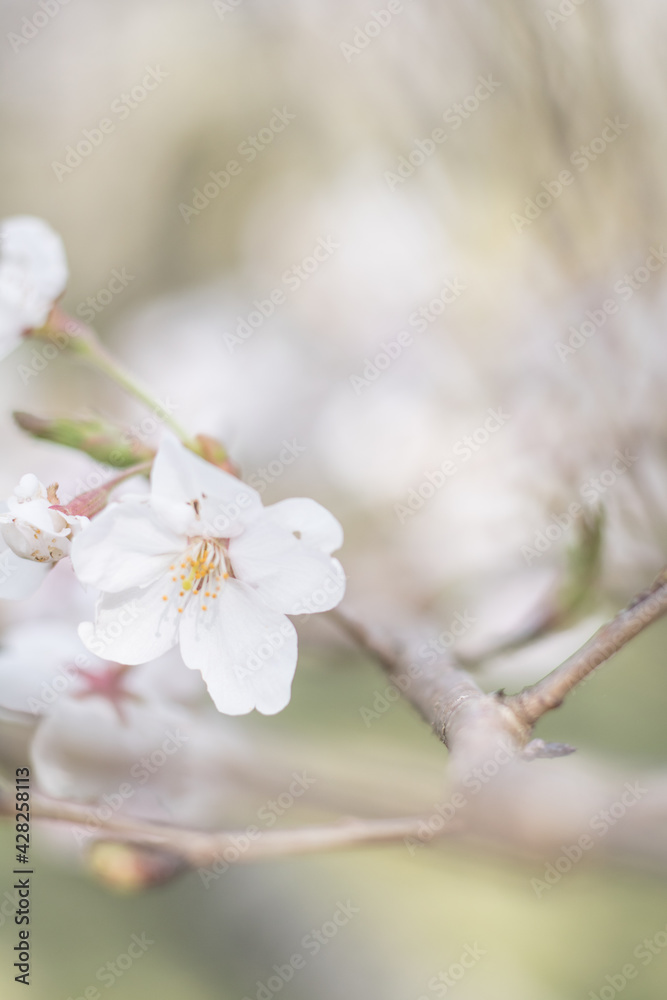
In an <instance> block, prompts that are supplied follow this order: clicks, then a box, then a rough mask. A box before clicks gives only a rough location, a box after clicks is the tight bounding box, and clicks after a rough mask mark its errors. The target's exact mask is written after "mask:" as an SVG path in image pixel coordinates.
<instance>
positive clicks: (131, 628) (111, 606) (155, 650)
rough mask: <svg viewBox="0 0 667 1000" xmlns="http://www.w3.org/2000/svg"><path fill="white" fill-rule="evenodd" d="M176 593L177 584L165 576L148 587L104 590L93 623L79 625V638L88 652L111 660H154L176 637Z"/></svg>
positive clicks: (132, 662)
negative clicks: (113, 590)
mask: <svg viewBox="0 0 667 1000" xmlns="http://www.w3.org/2000/svg"><path fill="white" fill-rule="evenodd" d="M177 593H178V584H173V583H172V582H171V578H170V577H166V578H162V579H160V580H157V581H156V582H155V583H152V584H151V585H150V586H149V587H143V588H142V587H134V588H133V589H132V590H124V591H123V592H122V593H120V594H104V595H103V596H102V598H101V599H100V600H99V601H98V604H97V608H96V611H95V623H94V624H93V623H92V622H83V623H82V624H81V625H79V635H80V636H81V641H82V642H83V644H84V646H85V647H86V649H89V650H90V651H91V653H95V654H96V656H101V657H102V658H103V659H105V660H111V661H113V662H114V663H127V664H135V663H147V662H148V661H149V660H154V659H155V658H156V657H158V656H162V654H163V653H166V652H167V650H169V649H171V648H172V647H173V646H175V645H176V643H177V641H178V618H179V615H178V611H177V600H178V599H177V597H176V594H177ZM165 597H167V598H168V600H166V601H165V600H164V598H165Z"/></svg>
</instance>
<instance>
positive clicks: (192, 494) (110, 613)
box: [72, 436, 345, 715]
mask: <svg viewBox="0 0 667 1000" xmlns="http://www.w3.org/2000/svg"><path fill="white" fill-rule="evenodd" d="M342 541H343V533H342V529H341V527H340V525H339V523H338V522H337V521H336V519H335V518H334V517H333V516H332V515H331V514H330V513H329V512H328V511H327V510H325V509H324V508H323V507H321V506H320V505H319V504H318V503H316V502H315V501H314V500H309V499H291V500H283V501H281V502H280V503H277V504H273V505H272V506H269V507H266V508H264V507H263V506H262V502H261V500H260V496H259V494H258V493H257V491H256V490H254V489H252V488H251V487H250V486H247V485H246V484H245V483H242V482H241V481H240V480H238V479H236V478H235V477H234V476H231V475H229V474H228V473H226V472H223V471H222V470H221V469H219V468H216V467H215V466H213V465H210V464H209V463H207V462H205V461H204V460H203V459H201V458H199V457H198V456H197V455H195V454H193V453H192V452H191V451H189V450H188V449H187V448H185V447H184V446H183V445H181V444H180V443H179V442H177V441H176V439H175V438H173V437H171V436H167V437H166V438H165V440H164V441H163V443H162V445H161V447H160V449H159V451H158V454H157V457H156V459H155V463H154V466H153V472H152V476H151V495H150V498H145V497H129V498H127V499H125V500H123V501H121V502H118V503H114V504H111V505H110V506H109V507H108V508H107V509H106V510H104V511H103V512H102V513H101V514H100V515H99V516H97V517H96V518H95V519H94V520H93V521H92V523H91V525H90V527H89V528H88V529H87V530H86V531H85V532H84V533H82V534H81V535H80V536H79V537H77V539H76V540H75V543H74V545H73V547H72V562H73V565H74V569H75V571H76V573H77V575H78V577H79V579H80V580H82V582H84V583H89V584H92V585H94V586H96V587H99V589H100V590H102V591H103V592H104V593H103V596H102V598H101V599H100V601H99V603H98V606H97V613H96V620H95V623H94V624H93V623H90V622H85V623H84V624H82V625H81V627H80V635H81V637H82V639H83V641H84V643H85V644H86V646H87V647H88V648H89V649H90V650H92V651H94V652H96V653H99V654H101V655H104V656H105V657H106V658H109V659H113V660H119V661H122V662H124V663H143V662H145V661H147V660H150V659H154V658H155V657H157V656H160V655H161V654H162V653H164V652H165V651H166V650H168V649H170V648H172V647H173V646H174V645H176V643H178V642H180V646H181V652H182V655H183V659H184V660H185V663H186V664H187V666H188V667H190V668H191V669H195V670H200V671H201V673H202V675H203V677H204V680H205V681H206V685H207V687H208V690H209V693H210V695H211V697H212V699H213V701H214V702H215V704H216V707H217V708H218V710H219V711H221V712H225V713H227V714H229V715H242V714H245V713H246V712H250V711H251V710H252V709H253V708H257V709H258V710H259V711H260V712H263V713H264V714H267V715H272V714H274V713H276V712H279V711H281V709H283V708H284V707H285V706H286V705H287V703H288V702H289V698H290V688H291V683H292V678H293V676H294V671H295V668H296V659H297V639H296V631H295V629H294V626H293V625H292V623H291V622H290V621H289V620H288V619H287V618H286V617H285V616H286V615H288V614H292V615H296V614H310V613H312V612H316V611H328V610H330V609H331V608H333V607H335V606H336V605H337V604H338V603H339V602H340V600H341V599H342V597H343V593H344V589H345V576H344V573H343V570H342V567H341V566H340V563H339V562H338V561H337V560H335V559H332V558H331V553H332V552H333V551H335V550H336V549H338V548H339V547H340V546H341V545H342Z"/></svg>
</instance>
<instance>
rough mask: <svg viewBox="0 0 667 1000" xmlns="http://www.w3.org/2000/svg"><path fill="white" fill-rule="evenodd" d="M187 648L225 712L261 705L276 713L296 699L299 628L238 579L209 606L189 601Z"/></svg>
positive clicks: (186, 654) (183, 649)
mask: <svg viewBox="0 0 667 1000" xmlns="http://www.w3.org/2000/svg"><path fill="white" fill-rule="evenodd" d="M181 652H182V654H183V659H184V660H185V663H186V664H187V665H188V666H189V667H191V668H192V669H196V670H201V672H202V675H203V677H204V680H205V682H206V686H207V688H208V691H209V694H210V695H211V698H212V699H213V701H214V702H215V705H216V708H217V709H218V711H219V712H224V713H225V714H227V715H245V714H246V713H247V712H250V711H252V709H253V708H256V709H257V710H258V711H260V712H262V713H263V714H264V715H274V714H275V713H276V712H280V711H282V709H283V708H285V706H286V705H287V704H288V702H289V700H290V692H291V685H292V679H293V677H294V671H295V669H296V660H297V639H296V630H295V628H294V626H293V625H292V623H291V622H290V621H289V620H288V619H287V618H285V617H284V615H281V614H279V613H277V612H276V611H272V610H271V609H269V608H267V607H266V605H264V604H263V603H262V602H261V601H260V600H259V599H258V598H257V596H256V594H255V593H254V592H253V591H252V590H251V589H250V587H248V586H246V585H245V584H244V583H241V582H240V581H238V580H228V581H227V583H226V584H225V585H224V586H223V588H222V590H221V591H220V596H219V598H218V600H217V601H216V602H215V606H210V605H207V610H206V611H203V610H202V608H201V606H200V604H199V603H198V602H195V601H192V602H191V603H190V604H189V605H188V606H187V607H186V609H185V612H184V614H183V622H182V625H181Z"/></svg>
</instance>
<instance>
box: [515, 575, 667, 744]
mask: <svg viewBox="0 0 667 1000" xmlns="http://www.w3.org/2000/svg"><path fill="white" fill-rule="evenodd" d="M665 612H667V571H663V572H662V573H661V574H660V576H659V577H658V578H657V580H656V581H655V583H654V584H653V586H652V587H650V588H649V589H648V590H645V591H643V592H642V593H641V594H638V595H637V597H635V598H634V600H633V601H631V603H630V604H629V605H628V607H627V608H624V609H623V611H621V612H619V614H617V615H616V617H615V618H613V619H612V620H611V621H610V622H607V624H606V625H603V626H602V628H600V629H599V630H598V631H597V632H596V633H595V635H594V636H592V638H590V639H589V640H588V642H586V643H584V645H583V646H582V647H581V649H579V650H577V652H576V653H573V654H572V656H570V657H569V658H568V659H567V660H565V662H564V663H561V665H560V666H559V667H556V669H555V670H552V672H551V673H550V674H547V676H546V677H543V678H542V680H541V681H538V682H537V683H536V684H532V685H530V687H527V688H524V690H523V691H520V692H519V694H516V695H512V696H510V697H507V698H506V699H505V704H506V705H507V707H508V708H509V709H511V710H512V711H514V712H515V713H516V715H517V717H518V718H519V720H520V721H521V722H523V723H524V725H528V726H531V727H532V726H534V725H535V723H536V722H537V720H538V719H540V718H541V717H542V716H543V715H544V714H545V713H546V712H550V711H551V710H552V709H554V708H558V706H559V705H561V704H562V703H563V700H564V699H565V697H566V696H567V694H568V693H569V692H570V691H571V690H572V688H573V687H575V686H576V685H577V684H580V683H581V682H582V681H583V680H585V678H586V677H588V675H589V674H591V673H592V672H593V671H594V670H595V669H596V668H597V667H599V666H600V665H601V664H602V663H605V662H606V661H607V660H608V659H610V657H612V656H613V655H614V654H615V653H617V652H618V651H619V649H622V648H623V646H625V645H626V644H627V643H628V642H630V640H631V639H634V637H635V636H636V635H639V633H640V632H642V631H643V630H644V629H645V628H646V627H647V626H648V625H650V624H651V623H652V622H654V621H656V620H657V619H658V618H660V617H662V615H664V614H665Z"/></svg>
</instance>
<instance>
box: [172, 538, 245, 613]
mask: <svg viewBox="0 0 667 1000" xmlns="http://www.w3.org/2000/svg"><path fill="white" fill-rule="evenodd" d="M188 541H189V543H190V544H189V545H188V548H187V550H186V552H185V555H184V556H183V559H182V561H181V562H180V563H179V564H178V565H173V566H170V567H169V568H170V570H171V571H172V573H173V574H174V575H173V576H172V578H171V579H172V582H173V583H178V582H179V580H180V590H179V594H178V596H179V598H180V600H179V607H178V612H179V614H182V613H183V607H184V604H185V601H186V600H187V599H188V598H189V597H190V596H191V595H193V594H198V595H199V596H200V597H201V598H202V603H201V605H200V607H201V609H202V611H208V604H206V603H204V602H205V601H206V600H208V599H210V600H215V599H216V598H217V596H218V594H219V592H220V587H221V586H222V584H223V581H224V580H227V579H228V578H229V577H230V576H233V573H232V568H231V565H230V563H229V555H228V552H227V541H226V539H211V538H190V539H188ZM162 600H163V601H167V600H169V597H168V595H166V594H165V595H164V596H163V598H162Z"/></svg>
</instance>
